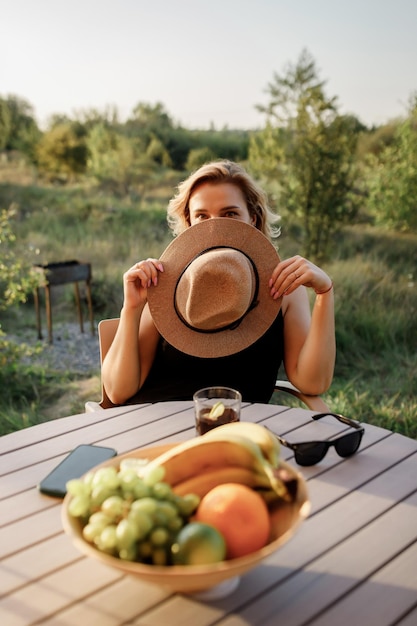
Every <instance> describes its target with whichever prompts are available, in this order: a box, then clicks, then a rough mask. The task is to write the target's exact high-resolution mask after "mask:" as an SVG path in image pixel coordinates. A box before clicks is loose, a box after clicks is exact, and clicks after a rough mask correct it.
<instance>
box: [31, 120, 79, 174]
mask: <svg viewBox="0 0 417 626" xmlns="http://www.w3.org/2000/svg"><path fill="white" fill-rule="evenodd" d="M36 156H37V162H38V167H39V169H40V171H42V172H44V173H46V174H47V175H49V176H52V177H63V178H64V180H65V179H67V178H69V179H71V178H72V177H73V176H74V175H75V174H80V173H82V172H84V171H85V169H86V165H87V145H86V141H85V137H84V133H83V131H82V129H80V127H79V125H77V124H72V123H63V124H58V125H56V126H54V127H53V128H52V129H51V130H50V131H48V132H46V133H45V134H44V135H43V137H42V139H41V140H40V141H39V143H38V145H37V150H36Z"/></svg>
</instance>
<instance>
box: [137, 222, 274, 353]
mask: <svg viewBox="0 0 417 626" xmlns="http://www.w3.org/2000/svg"><path fill="white" fill-rule="evenodd" d="M160 260H161V261H162V262H163V265H164V272H162V273H160V274H159V278H158V285H157V286H156V287H152V288H151V289H149V290H148V303H149V308H150V311H151V315H152V318H153V320H154V323H155V326H156V328H157V329H158V331H159V333H160V334H161V335H162V337H164V338H165V339H166V341H168V343H170V344H171V345H173V346H174V347H175V348H177V349H178V350H180V351H181V352H185V353H186V354H190V355H192V356H198V357H204V358H215V357H221V356H227V355H230V354H234V353H236V352H240V351H241V350H243V349H245V348H247V347H248V346H250V345H251V344H253V343H254V342H255V341H256V340H257V339H258V338H259V337H261V336H262V335H263V334H264V333H265V332H266V331H267V330H268V328H269V327H270V326H271V324H272V323H273V321H274V320H275V318H276V316H277V315H278V312H279V309H280V306H281V301H282V299H281V298H279V299H277V300H274V299H273V298H272V297H271V295H270V293H269V291H270V288H269V286H268V281H269V279H270V277H271V274H272V271H273V269H274V268H275V266H276V265H277V263H278V262H279V256H278V253H277V251H276V249H275V248H274V246H273V245H272V243H271V242H270V241H269V239H268V238H267V237H265V235H264V234H263V233H261V231H260V230H258V229H257V228H255V227H254V226H251V225H249V224H246V223H245V222H240V221H238V220H234V219H229V218H212V219H209V220H206V221H204V222H201V223H198V224H196V225H195V226H191V227H190V228H188V229H187V230H185V231H184V232H183V233H181V234H180V235H179V236H178V237H176V238H175V239H174V240H173V241H172V242H171V243H170V244H169V246H168V247H167V248H166V249H165V251H164V252H163V254H162V255H161V257H160Z"/></svg>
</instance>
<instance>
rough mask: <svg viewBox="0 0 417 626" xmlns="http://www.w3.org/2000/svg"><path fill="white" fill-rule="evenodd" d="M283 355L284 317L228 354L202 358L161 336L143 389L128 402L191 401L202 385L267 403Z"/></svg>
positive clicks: (249, 400)
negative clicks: (242, 346) (229, 389)
mask: <svg viewBox="0 0 417 626" xmlns="http://www.w3.org/2000/svg"><path fill="white" fill-rule="evenodd" d="M282 358H283V317H282V311H281V310H280V311H279V313H278V315H277V317H276V318H275V321H274V322H273V324H272V325H271V326H270V328H269V329H268V330H267V331H266V333H265V334H264V335H263V336H262V337H260V338H259V339H258V340H257V341H256V342H255V343H254V344H252V345H251V346H249V348H246V349H245V350H242V351H241V352H238V353H237V354H232V355H229V356H225V357H218V358H214V359H203V358H200V357H194V356H190V355H188V354H184V353H183V352H180V351H179V350H177V349H176V348H174V347H173V346H172V345H171V344H169V343H167V342H166V341H165V340H164V339H162V338H161V339H160V341H159V344H158V347H157V352H156V355H155V360H154V363H153V365H152V368H151V370H150V372H149V375H148V377H147V379H146V381H145V383H144V384H143V386H142V388H141V389H140V390H139V391H138V393H136V394H135V395H134V396H133V397H132V398H130V399H129V400H128V402H127V403H126V404H139V403H142V402H160V401H168V400H192V397H193V393H194V392H195V391H197V390H198V389H201V388H202V387H211V386H215V385H219V386H222V387H232V388H233V389H238V390H239V391H240V392H241V394H242V398H243V400H244V401H246V402H262V403H268V402H269V400H270V398H271V396H272V393H273V391H274V386H275V381H276V379H277V375H278V369H279V367H280V365H281V363H282Z"/></svg>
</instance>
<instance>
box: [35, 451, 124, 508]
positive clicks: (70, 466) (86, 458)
mask: <svg viewBox="0 0 417 626" xmlns="http://www.w3.org/2000/svg"><path fill="white" fill-rule="evenodd" d="M116 454H117V452H116V450H114V449H113V448H105V447H103V446H94V445H85V444H82V445H80V446H77V447H76V448H74V450H72V452H70V453H69V455H68V456H66V457H65V459H63V460H62V461H61V463H59V465H57V466H56V467H55V468H54V469H53V470H52V471H51V472H50V473H49V474H48V475H47V476H45V478H44V479H43V480H41V482H40V483H39V485H38V489H39V491H41V492H42V493H45V494H46V495H48V496H55V497H56V498H64V496H65V494H66V493H67V482H68V481H69V480H71V479H72V478H80V477H81V476H82V475H83V474H85V473H86V472H88V470H90V469H92V468H93V467H95V466H96V465H99V464H100V463H103V462H104V461H107V460H108V459H111V458H112V457H114V456H116Z"/></svg>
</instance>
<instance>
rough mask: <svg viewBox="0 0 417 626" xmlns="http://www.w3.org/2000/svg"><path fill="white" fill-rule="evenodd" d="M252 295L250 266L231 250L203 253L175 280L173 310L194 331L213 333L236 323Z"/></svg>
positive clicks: (241, 254) (244, 257) (253, 275)
mask: <svg viewBox="0 0 417 626" xmlns="http://www.w3.org/2000/svg"><path fill="white" fill-rule="evenodd" d="M255 292H256V278H255V273H254V268H253V266H252V263H251V262H250V260H249V259H248V258H247V256H246V255H245V254H243V253H242V252H240V251H239V250H236V249H233V248H222V247H220V248H216V249H210V250H206V251H203V252H202V253H200V254H199V255H198V256H197V257H196V258H195V259H193V260H192V261H191V262H190V263H189V264H188V266H187V267H186V269H185V270H184V272H183V273H182V275H181V277H180V278H179V280H178V284H177V288H176V293H175V307H176V310H177V312H178V314H179V315H180V317H181V318H182V319H183V320H184V321H185V323H186V324H187V325H188V326H189V327H191V328H194V329H195V330H199V331H203V332H204V331H206V332H210V331H214V332H215V331H216V330H219V329H222V328H225V327H228V326H230V325H231V324H234V323H236V322H238V321H239V320H240V319H241V318H242V317H243V316H244V315H245V313H246V312H247V311H248V310H249V308H250V306H251V304H252V300H253V297H254V294H255Z"/></svg>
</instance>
